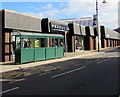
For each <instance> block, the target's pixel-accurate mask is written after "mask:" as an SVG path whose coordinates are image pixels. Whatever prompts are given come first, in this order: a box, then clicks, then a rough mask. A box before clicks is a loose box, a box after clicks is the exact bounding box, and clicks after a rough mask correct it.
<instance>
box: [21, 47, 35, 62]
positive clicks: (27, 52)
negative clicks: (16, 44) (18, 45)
mask: <svg viewBox="0 0 120 97" xmlns="http://www.w3.org/2000/svg"><path fill="white" fill-rule="evenodd" d="M33 61H34V48H22V49H21V63H26V62H33Z"/></svg>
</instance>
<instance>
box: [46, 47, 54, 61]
mask: <svg viewBox="0 0 120 97" xmlns="http://www.w3.org/2000/svg"><path fill="white" fill-rule="evenodd" d="M52 58H55V47H49V48H46V59H52Z"/></svg>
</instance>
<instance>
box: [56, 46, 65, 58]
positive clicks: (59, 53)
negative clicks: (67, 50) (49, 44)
mask: <svg viewBox="0 0 120 97" xmlns="http://www.w3.org/2000/svg"><path fill="white" fill-rule="evenodd" d="M59 57H64V47H57V48H56V58H59Z"/></svg>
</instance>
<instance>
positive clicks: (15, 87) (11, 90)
mask: <svg viewBox="0 0 120 97" xmlns="http://www.w3.org/2000/svg"><path fill="white" fill-rule="evenodd" d="M18 88H19V87H15V88H12V89H9V90H5V91H3V92H0V94H3V93H6V92H10V91H13V90H16V89H18Z"/></svg>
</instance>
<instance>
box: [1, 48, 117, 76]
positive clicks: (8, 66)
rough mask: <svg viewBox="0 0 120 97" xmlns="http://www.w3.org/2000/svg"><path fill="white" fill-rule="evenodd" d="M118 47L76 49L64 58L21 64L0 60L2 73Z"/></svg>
mask: <svg viewBox="0 0 120 97" xmlns="http://www.w3.org/2000/svg"><path fill="white" fill-rule="evenodd" d="M117 48H118V47H107V48H102V49H100V52H97V50H92V51H76V52H74V53H68V52H67V53H66V54H65V55H66V57H63V58H58V59H50V60H44V61H37V62H32V63H25V64H21V65H15V64H14V62H13V61H9V62H0V73H1V74H2V73H5V72H9V71H14V70H20V69H23V68H24V69H25V68H29V67H35V66H40V65H45V64H50V63H55V62H61V61H66V60H70V59H74V58H82V57H85V56H92V55H96V54H101V53H105V52H107V51H112V50H115V49H117Z"/></svg>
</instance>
